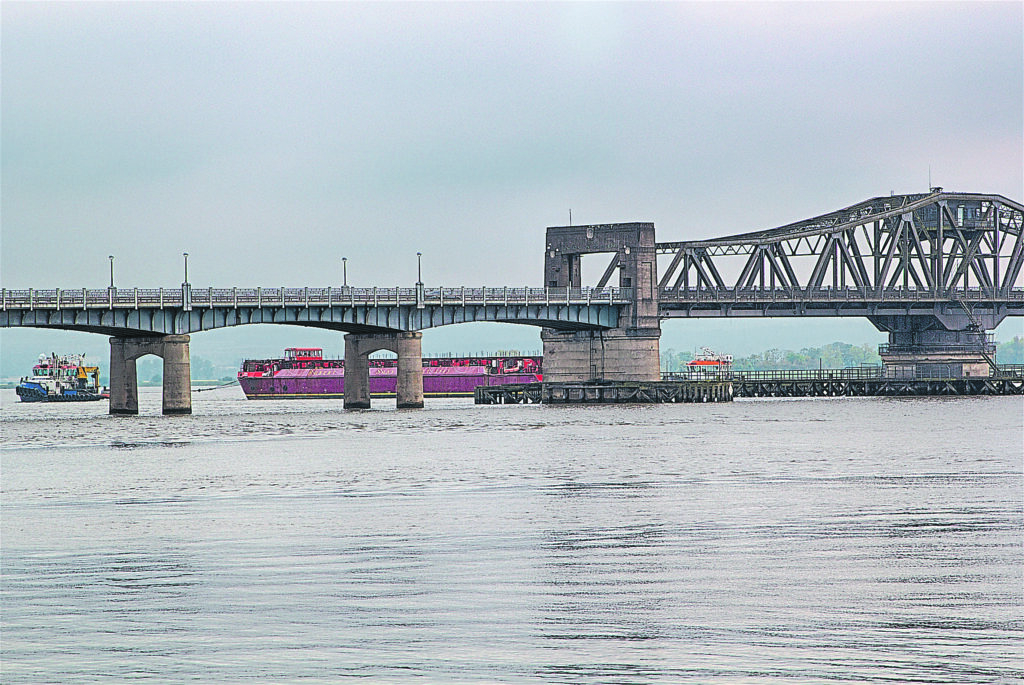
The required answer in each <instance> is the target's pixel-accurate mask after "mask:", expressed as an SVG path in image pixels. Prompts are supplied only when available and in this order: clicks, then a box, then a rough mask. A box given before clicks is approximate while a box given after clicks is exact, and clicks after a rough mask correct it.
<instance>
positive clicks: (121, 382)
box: [109, 338, 139, 414]
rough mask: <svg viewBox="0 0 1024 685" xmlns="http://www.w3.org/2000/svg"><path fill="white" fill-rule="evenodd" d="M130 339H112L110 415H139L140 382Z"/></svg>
mask: <svg viewBox="0 0 1024 685" xmlns="http://www.w3.org/2000/svg"><path fill="white" fill-rule="evenodd" d="M130 345H131V341H130V339H128V338H111V339H110V409H109V411H110V413H111V414H138V413H139V382H138V379H137V377H136V375H135V357H133V356H131V354H130V353H131V350H130V349H129V346H130Z"/></svg>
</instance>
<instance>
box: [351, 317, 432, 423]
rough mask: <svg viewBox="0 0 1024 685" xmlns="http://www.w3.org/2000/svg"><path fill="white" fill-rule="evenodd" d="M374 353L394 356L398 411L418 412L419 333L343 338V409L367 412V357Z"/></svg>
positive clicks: (420, 404)
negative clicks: (395, 360) (395, 355)
mask: <svg viewBox="0 0 1024 685" xmlns="http://www.w3.org/2000/svg"><path fill="white" fill-rule="evenodd" d="M377 350H388V351H390V352H394V353H395V354H397V355H398V378H397V385H396V388H395V394H396V399H397V406H398V408H399V409H422V408H423V334H422V333H420V332H419V331H408V332H406V331H403V332H400V333H379V334H363V333H349V334H348V335H346V336H345V408H346V409H369V408H370V354H371V353H372V352H376V351H377Z"/></svg>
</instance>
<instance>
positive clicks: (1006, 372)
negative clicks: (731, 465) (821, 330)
mask: <svg viewBox="0 0 1024 685" xmlns="http://www.w3.org/2000/svg"><path fill="white" fill-rule="evenodd" d="M661 377H662V379H663V380H731V381H733V382H735V383H760V382H764V383H771V382H800V381H815V382H825V381H864V380H873V379H886V380H906V379H930V380H944V379H958V378H965V376H964V375H963V372H962V369H958V368H955V367H954V366H952V365H949V366H945V367H943V365H935V364H909V365H905V366H900V367H888V368H887V367H884V366H878V365H874V366H851V367H846V368H840V369H780V370H763V371H735V370H734V371H722V372H708V371H697V370H694V371H671V372H668V371H666V372H662V374H661ZM979 378H980V376H979ZM984 378H997V379H1019V380H1024V365H1022V364H1000V365H999V366H998V368H997V369H993V370H992V372H991V375H989V376H984Z"/></svg>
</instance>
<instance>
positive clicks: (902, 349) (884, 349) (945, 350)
mask: <svg viewBox="0 0 1024 685" xmlns="http://www.w3.org/2000/svg"><path fill="white" fill-rule="evenodd" d="M987 337H988V339H989V342H986V343H984V344H982V345H928V346H927V348H926V349H927V351H928V354H966V353H972V352H973V353H974V354H987V355H994V354H995V353H996V344H995V343H994V342H991V340H992V334H988V336H987ZM920 352H921V346H919V345H900V344H896V343H882V344H881V345H879V346H878V354H920Z"/></svg>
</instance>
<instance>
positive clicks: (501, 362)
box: [238, 347, 543, 400]
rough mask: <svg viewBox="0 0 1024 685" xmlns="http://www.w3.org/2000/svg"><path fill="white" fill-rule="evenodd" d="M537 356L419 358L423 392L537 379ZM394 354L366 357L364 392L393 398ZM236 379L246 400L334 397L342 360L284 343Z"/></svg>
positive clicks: (461, 393) (468, 390)
mask: <svg viewBox="0 0 1024 685" xmlns="http://www.w3.org/2000/svg"><path fill="white" fill-rule="evenodd" d="M541 360H542V358H541V357H524V356H495V357H440V358H424V359H423V396H424V397H472V396H473V390H474V389H475V388H476V387H477V386H481V385H484V386H493V385H505V384H508V383H538V382H540V381H542V380H543V373H542V370H541ZM397 377H398V360H397V359H371V360H370V396H371V397H394V395H395V385H396V379H397ZM238 383H239V385H241V386H242V391H243V392H245V396H246V397H247V398H248V399H250V400H276V399H340V398H343V397H344V396H345V360H343V359H324V358H323V350H322V349H321V348H319V347H289V348H287V349H286V350H285V351H284V357H283V358H282V359H246V360H245V361H244V362H242V368H241V370H240V371H239V372H238Z"/></svg>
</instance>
